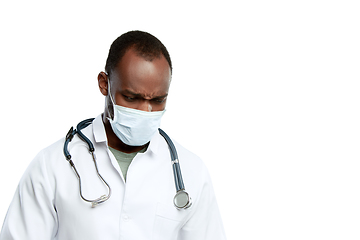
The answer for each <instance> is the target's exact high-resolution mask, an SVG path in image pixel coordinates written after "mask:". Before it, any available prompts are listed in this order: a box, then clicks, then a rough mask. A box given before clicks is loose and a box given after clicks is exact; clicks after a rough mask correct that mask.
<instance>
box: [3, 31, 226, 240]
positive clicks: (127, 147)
mask: <svg viewBox="0 0 360 240" xmlns="http://www.w3.org/2000/svg"><path fill="white" fill-rule="evenodd" d="M171 74H172V65H171V60H170V56H169V53H168V52H167V50H166V48H165V46H164V45H163V44H162V43H161V42H160V41H159V40H158V39H157V38H155V37H154V36H152V35H150V34H148V33H145V32H141V31H131V32H128V33H125V34H123V35H121V36H120V37H119V38H117V39H116V40H115V41H114V42H113V44H112V45H111V48H110V51H109V55H108V59H107V62H106V67H105V72H100V73H99V75H98V85H99V89H100V92H101V93H102V94H103V95H104V96H105V110H104V113H103V114H101V115H99V116H97V117H96V118H95V119H94V120H93V122H92V123H91V124H90V125H89V126H87V127H86V128H84V129H83V130H82V132H83V133H84V134H85V136H86V137H87V138H89V140H91V142H92V143H93V145H94V148H95V154H96V161H97V167H98V170H99V172H100V174H101V175H102V177H103V178H104V180H105V181H106V182H107V183H108V184H109V186H110V187H111V197H110V198H109V199H108V200H107V201H106V202H104V203H101V204H99V205H97V206H96V207H95V208H92V207H91V204H89V203H88V202H86V201H84V200H83V199H82V198H81V197H80V194H79V185H78V178H77V176H76V175H75V174H74V171H73V169H72V168H71V167H70V165H69V163H68V161H66V159H65V157H64V155H63V145H64V138H63V139H61V140H59V141H58V142H56V143H54V144H53V145H51V146H49V147H47V148H45V149H43V150H42V151H41V152H40V153H39V154H38V155H37V156H36V157H35V159H34V160H33V161H32V162H31V164H30V165H29V167H28V168H27V170H26V172H25V173H24V175H23V177H22V179H21V180H20V183H19V186H18V188H17V190H16V193H15V196H14V198H13V201H12V203H11V205H10V207H9V210H8V213H7V215H6V218H5V221H4V225H3V227H2V231H1V234H0V240H10V239H16V240H25V239H27V240H50V239H59V240H70V239H77V240H78V239H79V240H80V239H84V240H95V239H96V240H97V239H104V240H112V239H114V240H115V239H123V240H126V239H129V240H148V239H154V240H155V239H157V240H160V239H162V240H172V239H179V240H202V239H203V240H212V239H213V240H221V239H225V234H224V229H223V225H222V221H221V217H220V213H219V210H218V206H217V203H216V199H215V195H214V191H213V187H212V184H211V180H210V176H209V173H208V171H207V169H206V167H205V166H204V163H203V162H202V161H201V160H200V159H199V158H198V157H197V156H196V155H194V154H193V153H191V152H189V151H188V150H186V149H185V148H183V147H182V146H181V145H179V144H178V143H176V142H175V146H176V149H177V152H178V155H179V160H180V163H181V170H182V176H183V180H184V183H185V185H186V191H187V192H188V193H189V194H190V196H191V198H192V206H191V207H190V208H188V209H184V210H178V209H176V208H175V207H174V205H173V197H174V194H175V193H176V190H175V186H174V177H173V172H172V166H171V161H170V154H169V149H168V145H167V143H166V141H165V140H164V138H163V137H162V136H161V135H160V134H159V132H158V131H157V128H158V127H159V125H160V119H161V116H162V115H163V114H164V111H165V106H166V100H167V96H168V91H169V86H170V82H171ZM125 125H126V127H124V126H125ZM68 148H69V152H70V153H71V156H72V161H73V162H74V163H75V165H76V168H77V170H78V172H79V175H80V176H81V186H82V194H83V195H84V197H85V198H87V199H96V198H98V197H99V196H101V195H106V194H107V191H108V189H107V188H106V186H105V185H104V184H103V182H102V181H101V180H100V179H99V177H98V176H97V174H96V169H95V167H94V162H93V160H92V157H91V155H90V154H89V151H88V148H87V145H86V143H85V142H84V141H82V140H81V139H80V138H79V137H78V134H77V135H75V137H74V138H73V139H72V141H71V143H69V146H68Z"/></svg>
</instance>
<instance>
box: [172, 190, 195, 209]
mask: <svg viewBox="0 0 360 240" xmlns="http://www.w3.org/2000/svg"><path fill="white" fill-rule="evenodd" d="M191 204H192V202H191V197H190V196H189V194H188V193H187V192H185V191H184V190H180V191H178V192H177V193H176V195H175V196H174V205H175V207H176V208H177V209H178V210H181V209H187V208H189V207H191Z"/></svg>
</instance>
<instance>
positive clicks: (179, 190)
mask: <svg viewBox="0 0 360 240" xmlns="http://www.w3.org/2000/svg"><path fill="white" fill-rule="evenodd" d="M93 120H94V118H89V119H86V120H83V121H81V122H80V123H79V124H78V125H77V126H76V129H73V127H71V128H70V130H69V132H68V133H67V134H66V138H65V143H64V149H63V152H64V155H65V157H66V160H67V161H68V162H69V164H70V166H71V167H72V169H73V170H74V172H75V174H76V176H77V178H78V180H79V189H80V197H81V198H82V199H83V200H84V201H86V202H90V203H91V204H92V207H96V206H97V205H98V204H100V203H103V202H105V201H106V200H108V199H109V198H110V196H111V188H110V185H109V184H108V183H107V182H106V181H105V179H104V178H103V177H102V176H101V174H100V173H99V169H98V166H97V163H96V157H95V153H94V151H95V148H94V145H93V144H92V142H91V141H90V140H89V139H88V138H87V137H86V136H85V135H84V134H83V133H82V132H81V129H83V128H85V127H87V126H88V125H90V124H91V122H92V121H93ZM158 130H159V133H160V134H161V135H162V136H163V137H164V139H165V141H166V142H167V144H168V147H169V152H170V157H171V163H172V168H173V174H174V182H175V187H176V195H175V197H174V205H175V207H176V208H177V209H179V210H180V209H186V208H189V207H190V206H191V198H190V196H189V194H188V193H187V192H186V191H185V186H184V182H183V179H182V175H181V170H180V164H179V159H178V154H177V151H176V148H175V145H174V143H173V142H172V141H171V139H170V137H169V136H168V135H167V134H166V133H165V132H164V131H163V130H162V129H160V128H159V129H158ZM76 134H78V135H79V138H80V139H81V140H83V141H85V142H86V143H87V145H88V148H89V152H90V154H91V156H92V158H93V161H94V165H95V169H96V173H97V175H98V177H99V178H100V179H101V181H102V182H103V183H104V184H105V185H106V187H107V188H108V194H107V195H102V196H101V197H99V198H97V199H94V200H89V199H86V198H85V197H84V196H83V194H82V187H81V177H80V174H79V172H78V171H77V169H76V167H75V164H74V162H73V161H72V159H71V155H70V153H69V151H68V145H69V143H70V142H71V140H72V139H73V137H74V136H75V135H76ZM184 194H186V197H187V201H186V202H182V203H181V204H177V203H178V196H180V195H184Z"/></svg>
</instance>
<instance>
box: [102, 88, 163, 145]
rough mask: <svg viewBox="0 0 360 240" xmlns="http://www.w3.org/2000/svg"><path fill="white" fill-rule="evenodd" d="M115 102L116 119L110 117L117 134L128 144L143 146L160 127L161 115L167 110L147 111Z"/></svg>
mask: <svg viewBox="0 0 360 240" xmlns="http://www.w3.org/2000/svg"><path fill="white" fill-rule="evenodd" d="M108 86H109V88H108V89H109V94H110V99H111V101H112V103H113V109H114V119H110V118H108V119H109V121H110V125H111V128H112V130H113V131H114V133H115V134H116V136H117V137H118V138H119V139H120V140H121V141H122V142H123V143H125V144H126V145H129V146H142V145H145V144H146V143H148V142H149V141H150V140H151V138H152V137H153V136H154V135H155V133H156V132H157V131H158V128H159V127H160V122H161V117H162V116H163V115H164V113H165V110H163V111H156V112H146V111H141V110H137V109H133V108H126V107H122V106H119V105H115V102H114V100H113V99H112V96H111V93H110V83H108Z"/></svg>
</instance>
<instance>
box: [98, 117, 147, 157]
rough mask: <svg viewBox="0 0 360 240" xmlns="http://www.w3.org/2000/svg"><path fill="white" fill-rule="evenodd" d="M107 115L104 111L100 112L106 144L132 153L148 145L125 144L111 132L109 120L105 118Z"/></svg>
mask: <svg viewBox="0 0 360 240" xmlns="http://www.w3.org/2000/svg"><path fill="white" fill-rule="evenodd" d="M108 117H109V116H107V114H106V113H103V114H102V120H103V123H104V126H105V132H106V137H107V142H108V146H109V147H112V148H114V149H116V150H118V151H121V152H124V153H133V152H138V151H140V150H141V149H143V148H144V147H146V146H147V145H149V143H147V144H145V145H142V146H129V145H126V144H125V143H123V142H122V141H121V140H120V139H119V138H118V137H117V136H116V135H115V133H114V132H113V130H112V128H111V125H110V122H109V120H108V119H107V118H108Z"/></svg>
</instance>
